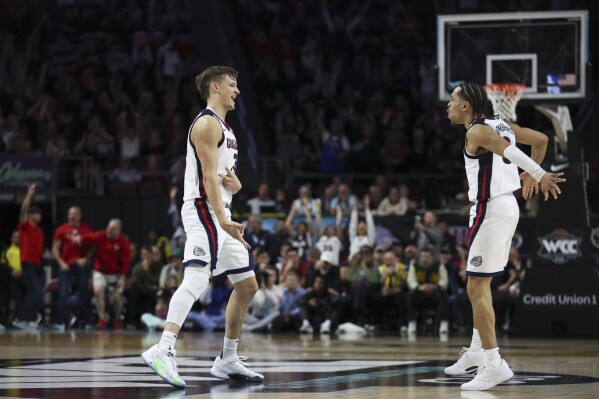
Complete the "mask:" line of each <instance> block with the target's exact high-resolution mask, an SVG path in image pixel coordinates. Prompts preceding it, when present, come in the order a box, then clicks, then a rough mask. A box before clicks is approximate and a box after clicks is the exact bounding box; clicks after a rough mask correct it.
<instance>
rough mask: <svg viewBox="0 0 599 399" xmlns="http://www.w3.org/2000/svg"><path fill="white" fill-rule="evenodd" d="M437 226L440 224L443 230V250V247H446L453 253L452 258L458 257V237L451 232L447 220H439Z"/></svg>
mask: <svg viewBox="0 0 599 399" xmlns="http://www.w3.org/2000/svg"><path fill="white" fill-rule="evenodd" d="M437 226H439V229H440V230H441V233H442V234H443V238H442V239H441V250H442V249H443V248H445V249H446V250H448V251H449V253H450V254H451V258H452V259H458V256H459V255H458V248H457V244H456V239H455V236H454V235H453V234H451V233H450V231H449V226H448V225H447V222H446V221H444V220H441V221H439V223H438V224H437Z"/></svg>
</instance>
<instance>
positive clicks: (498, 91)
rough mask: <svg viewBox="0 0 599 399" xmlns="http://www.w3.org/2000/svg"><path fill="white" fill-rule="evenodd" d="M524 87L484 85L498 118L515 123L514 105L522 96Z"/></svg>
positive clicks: (502, 84) (517, 85) (515, 85)
mask: <svg viewBox="0 0 599 399" xmlns="http://www.w3.org/2000/svg"><path fill="white" fill-rule="evenodd" d="M525 88H526V86H525V85H523V84H520V83H491V84H487V85H485V90H486V91H487V96H488V97H489V100H491V102H492V103H493V110H494V112H495V114H497V115H499V117H500V118H502V119H505V120H508V121H512V122H516V118H517V116H516V105H517V104H518V101H520V98H522V94H523V93H524V89H525Z"/></svg>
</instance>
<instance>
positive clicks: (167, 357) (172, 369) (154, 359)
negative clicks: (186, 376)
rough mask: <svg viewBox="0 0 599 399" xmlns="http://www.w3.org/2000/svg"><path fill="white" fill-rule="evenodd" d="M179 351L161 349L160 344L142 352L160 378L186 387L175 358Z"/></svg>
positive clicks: (173, 384)
mask: <svg viewBox="0 0 599 399" xmlns="http://www.w3.org/2000/svg"><path fill="white" fill-rule="evenodd" d="M176 356H177V351H176V350H174V349H171V350H169V351H166V350H163V349H160V348H159V347H158V344H156V345H154V346H152V347H151V348H150V349H148V350H147V351H145V352H144V353H142V354H141V358H142V359H143V361H144V362H145V363H146V364H147V365H148V366H150V368H151V369H152V370H153V371H154V372H155V373H156V374H158V376H159V377H160V378H162V379H163V380H164V381H166V382H168V383H169V384H171V385H172V386H174V387H177V388H185V381H183V379H182V378H181V377H180V376H179V369H178V368H177V361H176V360H175V358H176Z"/></svg>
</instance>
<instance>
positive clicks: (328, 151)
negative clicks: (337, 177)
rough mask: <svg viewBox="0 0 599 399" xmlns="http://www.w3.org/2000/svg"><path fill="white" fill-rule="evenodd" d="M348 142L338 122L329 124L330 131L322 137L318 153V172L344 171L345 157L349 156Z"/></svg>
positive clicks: (340, 123) (325, 132)
mask: <svg viewBox="0 0 599 399" xmlns="http://www.w3.org/2000/svg"><path fill="white" fill-rule="evenodd" d="M349 150H350V144H349V140H348V139H347V137H346V136H345V134H344V133H343V124H342V122H341V121H340V120H337V119H336V120H334V121H332V122H331V125H330V129H329V130H328V131H326V130H325V131H324V132H323V135H322V150H321V152H320V170H321V171H322V172H327V173H339V172H344V171H345V157H346V156H347V155H348V154H349Z"/></svg>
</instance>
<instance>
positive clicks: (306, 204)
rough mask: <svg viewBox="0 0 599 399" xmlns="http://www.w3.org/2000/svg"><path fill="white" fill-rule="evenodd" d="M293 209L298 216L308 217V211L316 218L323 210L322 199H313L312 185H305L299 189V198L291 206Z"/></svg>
mask: <svg viewBox="0 0 599 399" xmlns="http://www.w3.org/2000/svg"><path fill="white" fill-rule="evenodd" d="M291 209H292V210H295V215H297V216H306V212H307V210H309V211H310V212H312V215H313V216H315V215H316V213H317V212H318V211H320V209H321V204H320V199H318V198H312V189H311V188H310V185H308V184H304V185H302V186H301V187H300V189H299V198H296V199H295V200H294V201H293V203H292V204H291Z"/></svg>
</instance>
